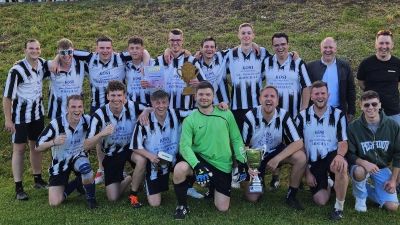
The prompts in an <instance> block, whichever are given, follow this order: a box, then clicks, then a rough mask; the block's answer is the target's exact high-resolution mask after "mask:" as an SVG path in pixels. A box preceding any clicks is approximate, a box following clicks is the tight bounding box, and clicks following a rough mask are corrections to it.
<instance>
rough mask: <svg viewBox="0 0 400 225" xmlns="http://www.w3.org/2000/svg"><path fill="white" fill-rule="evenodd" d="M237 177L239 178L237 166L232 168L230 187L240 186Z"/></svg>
mask: <svg viewBox="0 0 400 225" xmlns="http://www.w3.org/2000/svg"><path fill="white" fill-rule="evenodd" d="M238 179H239V171H238V168H232V183H231V187H232V188H240V184H239V182H237V180H238Z"/></svg>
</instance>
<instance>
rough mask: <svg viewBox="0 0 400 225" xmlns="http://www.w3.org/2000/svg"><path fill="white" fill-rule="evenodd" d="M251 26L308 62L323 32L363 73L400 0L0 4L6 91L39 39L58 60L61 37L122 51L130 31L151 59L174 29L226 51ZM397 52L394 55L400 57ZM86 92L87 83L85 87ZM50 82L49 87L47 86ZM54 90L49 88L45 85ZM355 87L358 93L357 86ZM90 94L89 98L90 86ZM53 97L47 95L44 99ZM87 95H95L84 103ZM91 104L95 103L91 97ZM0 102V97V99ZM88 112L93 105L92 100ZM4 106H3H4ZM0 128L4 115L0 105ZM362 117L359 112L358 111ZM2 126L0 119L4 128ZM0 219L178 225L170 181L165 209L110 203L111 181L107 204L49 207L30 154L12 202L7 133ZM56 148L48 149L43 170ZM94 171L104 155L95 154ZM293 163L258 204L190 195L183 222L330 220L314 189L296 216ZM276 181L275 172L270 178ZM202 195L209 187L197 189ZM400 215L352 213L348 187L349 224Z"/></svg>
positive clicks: (78, 201)
mask: <svg viewBox="0 0 400 225" xmlns="http://www.w3.org/2000/svg"><path fill="white" fill-rule="evenodd" d="M243 22H250V23H252V24H253V25H254V27H255V33H256V38H255V41H256V42H257V43H258V44H259V45H260V46H265V47H266V48H267V49H268V50H271V47H270V45H271V40H270V38H271V35H272V33H273V32H276V31H284V32H286V33H288V34H289V37H290V43H291V50H296V51H298V52H299V54H300V57H301V58H302V59H303V60H304V61H306V62H308V61H310V60H314V59H318V58H320V53H319V43H320V42H321V40H322V39H323V38H325V37H326V36H332V37H334V38H335V39H336V40H337V41H338V53H337V55H338V57H340V58H342V59H345V60H348V61H349V62H350V63H351V65H352V68H353V71H354V74H356V71H357V67H358V64H359V63H360V61H361V60H362V59H363V58H365V57H367V56H369V55H372V54H374V52H375V50H374V47H373V46H374V37H375V33H376V32H377V31H378V30H381V29H390V30H391V31H392V32H393V33H394V39H395V42H396V40H397V39H398V38H399V32H400V28H399V27H400V5H399V4H395V3H393V1H388V0H386V1H355V0H348V1H343V0H318V1H302V0H297V1H296V0H285V1H278V0H267V1H261V0H253V1H244V0H236V1H234V0H227V1H221V0H217V1H213V2H211V1H204V0H194V1H165V0H162V1H161V0H157V1H152V2H148V1H143V0H142V1H128V0H125V1H79V2H47V3H19V4H16V3H14V4H12V3H10V4H0V73H1V76H0V83H2V84H3V85H0V91H1V92H3V90H4V89H3V86H4V83H5V79H6V76H7V73H8V70H9V69H10V68H11V65H12V64H13V63H14V62H15V61H16V60H19V59H22V58H23V57H24V54H23V43H24V42H25V40H27V39H28V38H36V39H38V40H39V41H40V42H41V44H42V56H43V57H44V58H46V59H52V58H53V57H54V56H55V54H56V42H57V40H59V39H61V38H63V37H66V38H69V39H71V40H72V41H73V43H74V44H75V48H77V49H86V50H90V51H94V47H95V40H96V39H97V37H98V36H100V35H101V34H105V35H109V36H110V37H112V38H113V40H114V48H115V51H124V50H125V49H126V46H127V40H128V39H129V37H131V36H133V35H138V36H141V37H142V38H143V39H144V40H145V48H146V49H147V50H148V51H149V52H150V54H151V55H152V57H156V56H157V55H159V54H161V53H162V52H163V51H164V49H165V48H166V47H167V46H168V45H167V42H166V40H167V35H168V32H169V30H170V29H172V28H181V29H182V30H183V31H184V37H185V44H184V47H185V48H187V49H189V50H190V51H191V52H192V53H195V51H197V50H198V49H199V44H200V40H201V39H202V38H203V37H205V36H207V35H212V36H214V37H216V38H217V41H218V47H219V48H220V49H225V48H228V47H230V46H232V45H238V44H239V41H238V39H237V35H236V33H237V29H238V26H239V24H241V23H243ZM399 53H400V52H399V50H398V48H395V49H394V50H393V54H394V55H397V56H400V54H399ZM85 85H86V86H85V87H86V90H88V84H87V82H86V83H85ZM45 86H46V87H45V88H47V86H48V84H47V82H45ZM44 93H47V91H44ZM358 93H360V91H359V90H358ZM86 96H90V95H89V93H88V92H87V94H86ZM45 98H47V96H45ZM87 100H88V99H87ZM86 103H88V101H86ZM0 105H1V103H0ZM86 106H87V108H88V106H89V104H86ZM0 107H1V109H2V105H1V106H0ZM0 113H1V115H0V124H4V115H3V112H2V110H0ZM358 114H359V112H358ZM2 126H3V125H2ZM0 137H1V139H0V165H1V166H0V183H1V184H2V185H1V187H0V224H172V223H175V222H174V221H173V220H172V215H173V213H174V210H175V207H176V204H177V203H176V199H175V196H174V193H173V189H172V186H171V187H170V191H168V192H166V193H165V194H164V195H163V202H162V205H161V206H160V207H158V208H152V207H150V206H149V205H148V204H147V202H146V199H145V195H144V193H143V192H141V193H140V194H139V197H140V199H141V201H142V202H143V203H144V207H143V208H141V209H132V208H131V207H130V206H128V204H127V202H126V194H125V196H123V198H122V199H121V200H119V201H117V202H115V203H109V202H108V201H107V198H106V195H105V188H104V185H98V186H97V189H96V195H97V199H98V201H99V204H100V208H98V209H96V210H92V211H87V210H86V209H85V204H86V202H85V199H84V198H82V197H78V196H77V195H76V193H74V194H72V195H71V196H70V197H69V198H68V199H67V200H66V202H65V203H63V204H62V205H61V206H59V207H49V206H48V200H47V192H46V191H40V190H33V189H32V188H31V185H32V183H33V179H32V176H31V173H32V171H31V169H30V165H29V158H28V154H26V160H25V174H24V178H25V179H24V184H25V189H26V191H27V192H28V194H29V195H30V200H29V201H28V202H19V201H16V200H14V182H13V178H12V173H11V154H12V148H11V135H10V134H9V133H8V132H6V131H5V129H0ZM49 162H50V153H49V152H46V153H44V163H43V168H44V170H43V174H44V177H45V179H47V178H48V175H47V172H46V169H47V167H48V165H49ZM91 162H92V163H93V168H97V160H96V158H95V156H94V155H93V154H92V155H91ZM288 173H289V172H288V168H287V167H285V168H284V169H283V171H282V172H281V181H282V187H281V188H280V189H278V190H277V191H276V192H273V193H271V192H266V194H265V195H264V196H263V197H262V199H261V200H260V201H259V202H257V203H248V202H245V201H244V200H243V199H242V193H241V191H238V190H233V193H232V199H231V208H230V210H229V212H227V213H219V212H217V210H216V209H215V208H214V206H213V203H212V202H211V201H205V200H196V199H189V205H190V207H191V213H190V215H189V216H188V218H187V219H186V220H185V221H184V223H185V224H201V223H202V224H204V223H205V224H261V223H264V224H327V223H330V222H329V221H328V217H329V214H330V213H331V210H332V208H333V204H334V199H335V197H334V195H332V196H331V200H330V201H329V202H328V204H327V206H316V205H315V204H314V203H313V201H312V198H311V194H310V192H309V191H301V192H299V193H298V198H299V200H300V202H301V203H302V204H303V206H304V207H305V208H306V211H305V212H302V213H295V212H293V211H292V210H291V209H288V208H287V207H286V205H285V204H284V202H283V201H284V197H285V194H286V189H287V187H288V178H287V174H288ZM267 180H269V178H268V179H267ZM196 188H197V189H198V190H199V191H200V192H204V191H205V190H204V189H202V188H200V187H198V186H196ZM399 220H400V215H399V213H398V212H395V213H388V212H386V211H384V210H380V209H379V208H378V207H377V205H376V204H374V203H372V202H368V213H357V212H355V211H354V197H353V196H352V194H351V188H350V187H349V189H348V194H347V197H346V203H345V218H344V219H343V221H342V222H343V223H346V224H350V223H351V224H373V223H381V224H393V223H397V221H399Z"/></svg>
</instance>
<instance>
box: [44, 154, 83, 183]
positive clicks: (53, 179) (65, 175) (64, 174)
mask: <svg viewBox="0 0 400 225" xmlns="http://www.w3.org/2000/svg"><path fill="white" fill-rule="evenodd" d="M80 157H84V156H78V157H76V158H75V159H74V160H72V161H71V162H70V163H69V164H68V168H67V170H66V171H60V172H59V174H58V175H51V174H50V177H49V186H50V187H51V186H66V185H67V184H68V180H69V175H70V174H71V172H72V171H73V172H74V173H75V176H77V177H80V176H81V173H79V172H78V171H75V168H74V167H75V162H76V160H77V159H78V158H80Z"/></svg>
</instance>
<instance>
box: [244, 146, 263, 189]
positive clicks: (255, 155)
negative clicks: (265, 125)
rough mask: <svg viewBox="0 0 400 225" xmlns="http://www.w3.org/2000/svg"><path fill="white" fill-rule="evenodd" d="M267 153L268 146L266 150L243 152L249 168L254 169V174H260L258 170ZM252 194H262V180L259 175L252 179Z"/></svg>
mask: <svg viewBox="0 0 400 225" xmlns="http://www.w3.org/2000/svg"><path fill="white" fill-rule="evenodd" d="M265 153H266V146H264V148H262V149H261V148H255V149H246V150H244V151H243V153H241V154H242V156H243V157H244V158H245V159H246V161H247V165H248V166H249V168H251V169H253V170H254V172H258V170H257V168H258V167H260V164H261V161H262V160H263V158H264V155H265ZM249 192H250V193H256V194H258V193H262V192H263V188H262V184H261V180H260V178H259V177H258V175H255V176H254V178H253V179H251V178H250V188H249Z"/></svg>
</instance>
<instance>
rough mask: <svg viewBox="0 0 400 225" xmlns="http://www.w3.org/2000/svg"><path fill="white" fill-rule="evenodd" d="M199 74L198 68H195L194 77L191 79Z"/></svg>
mask: <svg viewBox="0 0 400 225" xmlns="http://www.w3.org/2000/svg"><path fill="white" fill-rule="evenodd" d="M199 73H200V70H199V69H198V68H196V70H195V74H196V76H195V77H194V78H193V79H195V78H196V77H197V76H198V75H199Z"/></svg>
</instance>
